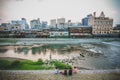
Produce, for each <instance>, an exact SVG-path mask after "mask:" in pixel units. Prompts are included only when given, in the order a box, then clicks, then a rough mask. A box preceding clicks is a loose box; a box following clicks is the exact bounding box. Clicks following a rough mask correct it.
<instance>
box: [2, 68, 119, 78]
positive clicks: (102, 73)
mask: <svg viewBox="0 0 120 80" xmlns="http://www.w3.org/2000/svg"><path fill="white" fill-rule="evenodd" d="M0 80H120V70H119V69H116V70H79V72H78V73H77V74H73V75H72V76H64V75H62V74H58V75H55V74H54V73H53V70H29V71H27V70H0Z"/></svg>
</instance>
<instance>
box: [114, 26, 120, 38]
mask: <svg viewBox="0 0 120 80" xmlns="http://www.w3.org/2000/svg"><path fill="white" fill-rule="evenodd" d="M113 37H119V38H120V24H118V25H116V26H115V27H114V28H113Z"/></svg>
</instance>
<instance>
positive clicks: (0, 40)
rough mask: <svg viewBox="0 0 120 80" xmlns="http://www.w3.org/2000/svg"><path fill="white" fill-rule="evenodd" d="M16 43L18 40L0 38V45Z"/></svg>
mask: <svg viewBox="0 0 120 80" xmlns="http://www.w3.org/2000/svg"><path fill="white" fill-rule="evenodd" d="M17 41H18V39H14V38H12V39H11V38H10V39H8V38H1V39H0V43H16V42H17Z"/></svg>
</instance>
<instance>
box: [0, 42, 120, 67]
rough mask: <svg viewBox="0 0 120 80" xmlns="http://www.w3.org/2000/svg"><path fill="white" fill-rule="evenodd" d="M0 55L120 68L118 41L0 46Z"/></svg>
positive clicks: (119, 46)
mask: <svg viewBox="0 0 120 80" xmlns="http://www.w3.org/2000/svg"><path fill="white" fill-rule="evenodd" d="M0 57H11V58H22V59H29V60H33V61H37V60H38V59H39V58H41V59H43V60H50V59H52V60H61V61H63V62H67V63H69V64H71V65H73V66H74V65H75V66H77V67H80V68H87V69H118V68H120V43H119V42H109V43H108V42H97V43H81V44H38V45H37V44H36V45H32V46H27V45H26V46H25V45H24V46H23V45H21V46H17V45H15V46H0Z"/></svg>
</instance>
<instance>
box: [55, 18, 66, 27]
mask: <svg viewBox="0 0 120 80" xmlns="http://www.w3.org/2000/svg"><path fill="white" fill-rule="evenodd" d="M57 26H58V27H64V26H65V18H58V19H57Z"/></svg>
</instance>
